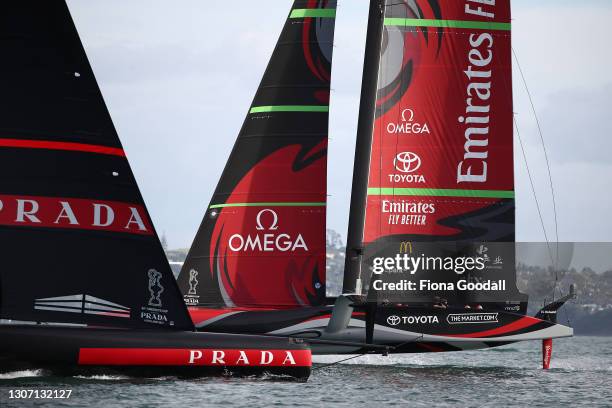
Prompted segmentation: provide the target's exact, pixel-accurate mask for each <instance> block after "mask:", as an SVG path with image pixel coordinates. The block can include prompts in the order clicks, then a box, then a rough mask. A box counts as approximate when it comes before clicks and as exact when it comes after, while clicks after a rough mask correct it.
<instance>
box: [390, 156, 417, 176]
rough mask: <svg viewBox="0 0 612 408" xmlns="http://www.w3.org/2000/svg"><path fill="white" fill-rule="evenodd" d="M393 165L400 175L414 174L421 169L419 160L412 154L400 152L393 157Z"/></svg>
mask: <svg viewBox="0 0 612 408" xmlns="http://www.w3.org/2000/svg"><path fill="white" fill-rule="evenodd" d="M393 165H394V166H395V168H396V169H397V171H400V172H402V173H414V172H415V171H417V170H418V169H420V168H421V158H420V157H419V156H418V155H417V154H416V153H412V152H402V153H400V154H398V155H397V156H396V157H395V160H394V161H393Z"/></svg>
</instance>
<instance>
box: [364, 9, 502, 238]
mask: <svg viewBox="0 0 612 408" xmlns="http://www.w3.org/2000/svg"><path fill="white" fill-rule="evenodd" d="M409 3H410V2H406V3H404V4H400V5H393V6H388V7H387V14H386V16H385V38H384V41H385V42H386V48H385V49H384V50H383V55H382V60H381V70H380V74H379V84H378V97H377V119H376V122H375V126H374V136H373V141H372V161H371V165H370V177H369V183H368V204H367V216H366V226H365V231H364V241H365V242H366V243H369V242H373V241H375V240H377V239H378V238H380V237H384V236H388V235H396V234H418V235H432V236H448V235H456V234H458V233H460V232H461V228H459V227H458V226H456V225H455V226H453V225H448V224H446V225H445V224H444V223H441V222H440V221H442V220H445V219H448V218H449V217H453V216H457V215H461V214H465V213H471V212H474V211H477V210H480V209H482V208H485V207H489V206H492V205H495V204H496V203H498V202H499V201H500V199H504V198H512V197H513V193H512V192H513V190H514V181H513V149H512V147H513V134H512V133H513V127H512V93H511V90H512V82H511V78H512V71H511V49H510V3H509V1H497V2H495V5H490V6H488V5H486V4H480V3H478V2H470V1H444V2H439V6H440V8H439V9H438V10H436V7H432V6H431V2H427V1H420V2H417V3H418V5H419V7H417V8H414V9H413V8H412V7H411V6H410V4H409ZM483 190H484V191H483Z"/></svg>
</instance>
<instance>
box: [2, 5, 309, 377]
mask: <svg viewBox="0 0 612 408" xmlns="http://www.w3.org/2000/svg"><path fill="white" fill-rule="evenodd" d="M0 38H1V39H2V41H1V42H0V50H1V51H2V55H3V62H2V65H1V66H0V81H2V86H1V87H0V88H1V89H2V98H3V99H4V101H5V102H6V103H4V104H3V105H2V120H1V121H0V248H2V251H3V254H4V255H5V256H4V259H3V265H2V268H0V319H1V320H0V323H1V324H0V371H12V370H15V369H24V368H43V369H49V370H52V371H53V372H57V373H60V374H75V373H104V374H107V373H116V372H120V373H128V374H130V375H137V376H154V375H164V376H166V375H170V374H173V373H174V374H178V375H181V376H203V375H226V374H228V373H232V374H246V375H251V374H262V373H275V374H283V375H289V376H293V377H297V378H301V379H304V378H307V377H308V376H309V374H310V367H311V362H310V359H311V354H310V350H309V348H308V346H307V345H306V344H304V343H303V342H295V341H291V340H288V339H287V338H286V337H285V338H273V337H269V336H266V337H261V336H248V335H227V334H215V333H196V332H195V330H194V325H193V323H192V321H191V319H190V316H189V314H188V312H187V308H186V306H185V303H184V302H183V297H182V295H181V293H180V291H179V289H178V286H177V284H176V280H175V278H174V276H173V275H172V271H171V269H170V265H169V264H168V260H167V258H166V256H165V254H164V251H163V249H162V245H161V243H160V240H159V237H158V235H157V232H156V231H155V228H154V226H153V223H152V222H151V218H150V216H149V213H148V211H147V209H146V206H145V203H144V200H143V198H142V196H141V194H140V191H139V189H138V185H137V183H136V179H135V178H134V174H133V173H132V170H131V168H130V165H129V163H128V160H127V157H126V154H125V151H124V150H123V147H122V145H121V142H120V140H119V137H118V135H117V132H116V130H115V127H114V125H113V122H112V120H111V117H110V115H109V112H108V110H107V108H106V105H105V103H104V99H103V97H102V94H101V92H100V89H99V87H98V84H97V82H96V79H95V77H94V73H93V71H92V69H91V66H90V64H89V62H88V60H87V56H86V54H85V50H84V48H83V45H82V44H81V41H80V39H79V36H78V33H77V30H76V27H75V25H74V23H73V21H72V18H71V16H70V12H69V9H68V7H67V5H66V3H65V1H64V0H45V1H35V0H20V1H11V2H6V4H3V8H2V16H1V17H0Z"/></svg>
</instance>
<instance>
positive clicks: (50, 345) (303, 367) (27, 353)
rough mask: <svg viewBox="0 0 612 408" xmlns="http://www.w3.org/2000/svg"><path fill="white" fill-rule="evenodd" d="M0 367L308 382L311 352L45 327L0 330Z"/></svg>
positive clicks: (195, 337) (263, 340) (191, 336)
mask: <svg viewBox="0 0 612 408" xmlns="http://www.w3.org/2000/svg"><path fill="white" fill-rule="evenodd" d="M288 353H289V355H290V357H289V358H288V357H287V356H288ZM0 363H1V364H0V372H9V371H15V370H20V369H30V368H36V369H45V370H49V371H51V372H52V373H53V374H55V375H67V376H70V375H95V374H106V375H113V374H121V375H129V376H133V377H160V376H178V377H182V378H190V377H206V376H262V375H273V376H283V377H287V378H293V379H298V380H306V379H308V377H309V376H310V371H311V361H310V349H309V347H308V346H307V345H305V344H300V343H296V342H294V341H288V340H287V339H286V338H275V337H262V336H248V335H235V334H219V333H195V332H173V331H153V330H151V331H148V330H146V331H145V330H142V331H133V330H129V331H128V330H113V329H93V328H71V327H55V326H44V325H0Z"/></svg>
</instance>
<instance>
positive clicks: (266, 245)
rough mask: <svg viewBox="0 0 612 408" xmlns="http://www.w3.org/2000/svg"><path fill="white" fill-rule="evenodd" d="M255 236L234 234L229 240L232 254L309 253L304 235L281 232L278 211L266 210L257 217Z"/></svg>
mask: <svg viewBox="0 0 612 408" xmlns="http://www.w3.org/2000/svg"><path fill="white" fill-rule="evenodd" d="M255 230H256V231H257V232H256V233H255V234H248V235H246V236H245V235H242V234H234V235H232V236H231V237H230V238H229V242H228V245H229V249H230V250H231V251H232V252H245V251H257V252H274V251H280V252H295V251H298V250H303V251H306V252H308V246H307V245H306V241H304V237H303V236H302V234H297V235H295V234H289V233H281V232H279V217H278V214H277V213H276V211H274V210H271V209H269V208H266V209H264V210H261V211H260V212H259V213H258V214H257V216H256V217H255Z"/></svg>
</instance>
